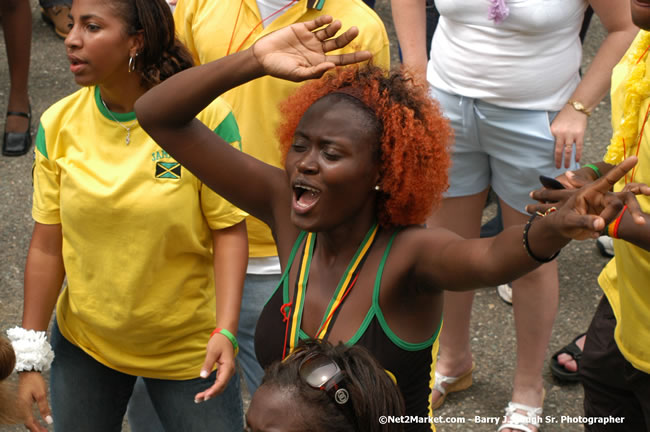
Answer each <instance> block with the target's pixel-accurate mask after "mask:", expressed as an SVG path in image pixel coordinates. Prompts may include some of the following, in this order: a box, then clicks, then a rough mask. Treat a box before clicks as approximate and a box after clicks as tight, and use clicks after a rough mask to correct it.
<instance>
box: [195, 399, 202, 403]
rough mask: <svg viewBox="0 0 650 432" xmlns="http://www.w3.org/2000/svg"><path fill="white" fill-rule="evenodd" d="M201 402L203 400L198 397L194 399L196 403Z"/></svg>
mask: <svg viewBox="0 0 650 432" xmlns="http://www.w3.org/2000/svg"><path fill="white" fill-rule="evenodd" d="M201 402H203V401H202V400H201V399H198V398H197V399H194V403H195V404H200V403H201Z"/></svg>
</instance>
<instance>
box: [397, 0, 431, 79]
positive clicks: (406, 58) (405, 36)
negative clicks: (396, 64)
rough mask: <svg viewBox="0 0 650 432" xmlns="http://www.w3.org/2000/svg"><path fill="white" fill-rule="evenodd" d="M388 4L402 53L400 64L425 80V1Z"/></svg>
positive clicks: (398, 1) (401, 1) (406, 0)
mask: <svg viewBox="0 0 650 432" xmlns="http://www.w3.org/2000/svg"><path fill="white" fill-rule="evenodd" d="M390 3H391V9H392V12H393V23H394V24H395V31H396V32H397V39H398V40H399V44H400V49H401V51H402V63H403V64H404V65H405V66H407V67H408V68H410V69H411V70H412V71H413V73H415V74H417V75H419V76H421V78H422V79H426V75H427V40H426V39H427V23H426V0H391V2H390Z"/></svg>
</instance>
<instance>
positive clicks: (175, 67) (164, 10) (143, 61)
mask: <svg viewBox="0 0 650 432" xmlns="http://www.w3.org/2000/svg"><path fill="white" fill-rule="evenodd" d="M107 4H108V5H109V6H110V7H111V8H113V10H114V11H115V12H116V13H117V15H118V16H120V17H121V18H122V19H123V20H124V22H125V23H126V32H127V34H128V35H129V36H131V35H134V34H136V33H138V32H140V31H142V32H143V34H144V44H143V48H142V51H141V52H139V53H138V56H137V57H136V58H135V70H136V71H138V72H139V73H140V75H141V76H142V81H143V83H144V85H145V87H148V88H150V87H153V86H155V85H156V84H160V83H161V82H163V81H164V80H166V79H167V78H169V77H170V76H172V75H174V74H175V73H177V72H180V71H182V70H184V69H187V68H190V67H192V66H193V65H194V61H193V60H192V55H191V54H190V52H189V51H188V50H187V48H185V46H184V45H183V44H182V43H181V42H180V41H179V40H178V39H176V33H175V30H174V17H173V15H172V12H171V10H170V9H169V5H168V4H167V3H166V2H165V1H164V0H110V1H107Z"/></svg>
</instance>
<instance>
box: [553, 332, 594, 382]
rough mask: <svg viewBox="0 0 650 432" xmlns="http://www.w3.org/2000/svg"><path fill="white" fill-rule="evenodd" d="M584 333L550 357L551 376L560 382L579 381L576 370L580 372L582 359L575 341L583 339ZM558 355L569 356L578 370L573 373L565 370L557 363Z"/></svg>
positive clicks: (580, 351)
mask: <svg viewBox="0 0 650 432" xmlns="http://www.w3.org/2000/svg"><path fill="white" fill-rule="evenodd" d="M584 335H585V333H582V334H579V335H578V336H576V337H575V338H574V339H573V340H572V341H571V342H570V343H568V344H567V345H565V346H564V347H562V349H561V350H559V351H558V352H556V353H555V354H553V356H552V357H551V364H550V368H551V373H552V374H553V376H554V377H555V378H557V379H559V380H560V381H567V382H578V381H580V376H579V375H578V370H580V359H581V358H582V350H581V349H580V347H578V345H576V341H577V340H578V339H580V338H581V337H583V336H584ZM560 354H569V355H570V356H571V357H573V360H575V362H576V364H577V365H578V370H576V371H575V372H572V371H569V370H566V369H565V367H564V366H562V365H561V364H560V363H559V362H558V361H557V357H558V356H559V355H560Z"/></svg>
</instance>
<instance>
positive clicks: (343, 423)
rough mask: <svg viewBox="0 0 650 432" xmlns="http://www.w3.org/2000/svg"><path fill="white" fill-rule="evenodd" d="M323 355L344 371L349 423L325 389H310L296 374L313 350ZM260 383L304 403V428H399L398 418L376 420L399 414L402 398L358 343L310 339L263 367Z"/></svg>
mask: <svg viewBox="0 0 650 432" xmlns="http://www.w3.org/2000/svg"><path fill="white" fill-rule="evenodd" d="M313 353H320V354H324V355H326V356H327V357H329V358H330V359H332V360H334V361H335V362H336V363H337V364H338V365H339V367H340V368H341V369H342V370H343V371H344V372H345V374H346V377H345V384H344V386H345V388H346V389H347V390H348V392H349V393H350V400H349V402H348V403H352V408H353V412H354V419H355V424H351V423H350V420H349V419H348V418H347V417H346V416H345V414H344V412H343V410H342V409H341V407H340V406H338V405H337V404H336V402H335V401H334V400H333V398H332V397H331V396H330V395H329V394H328V393H326V392H324V391H322V390H319V389H314V388H312V387H310V386H309V385H308V384H307V383H305V382H303V381H302V379H301V378H300V374H299V368H300V365H301V363H302V360H303V359H304V358H305V357H307V356H309V355H311V354H313ZM262 386H269V387H276V388H280V389H287V390H289V391H291V393H292V395H293V398H294V400H296V401H298V402H300V404H304V405H303V406H304V408H305V410H307V411H308V413H309V415H303V416H302V417H303V421H304V430H311V431H315V432H320V431H328V432H355V431H356V432H358V431H364V432H365V431H367V432H402V431H403V427H402V425H401V424H399V423H388V424H380V422H379V418H380V417H381V416H402V415H404V413H405V408H404V400H403V399H402V395H401V393H400V391H399V389H398V388H397V385H396V384H395V383H394V382H393V381H392V379H391V378H390V377H389V375H388V374H387V373H386V371H385V370H384V369H383V368H382V367H381V366H380V365H379V363H378V362H377V360H375V358H374V357H373V356H372V355H371V354H370V353H369V352H368V350H366V349H365V348H363V347H360V346H349V347H348V346H346V345H343V344H339V345H337V346H332V345H331V344H330V343H329V342H324V341H322V340H310V341H306V342H303V343H302V344H301V345H299V346H298V348H297V349H296V351H294V352H293V353H292V354H291V355H290V356H289V357H287V358H286V359H285V360H284V361H281V362H280V361H278V362H275V363H273V364H272V365H271V366H269V367H268V368H267V370H266V371H265V374H264V379H263V380H262Z"/></svg>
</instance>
